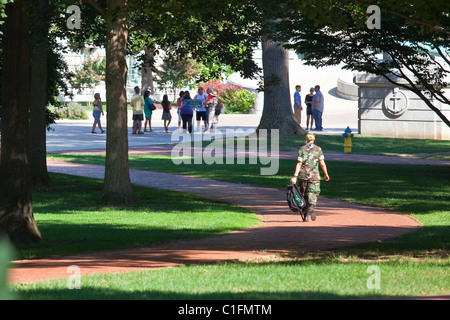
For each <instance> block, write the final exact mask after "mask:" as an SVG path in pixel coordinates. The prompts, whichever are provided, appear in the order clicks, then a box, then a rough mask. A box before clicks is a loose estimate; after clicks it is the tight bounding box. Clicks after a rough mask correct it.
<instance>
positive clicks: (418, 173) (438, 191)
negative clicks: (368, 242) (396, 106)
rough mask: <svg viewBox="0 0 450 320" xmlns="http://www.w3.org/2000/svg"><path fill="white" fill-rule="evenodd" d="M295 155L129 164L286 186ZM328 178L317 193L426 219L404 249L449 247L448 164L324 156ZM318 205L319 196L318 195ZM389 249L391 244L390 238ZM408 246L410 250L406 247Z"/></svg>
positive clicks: (86, 157) (96, 159)
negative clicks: (272, 169)
mask: <svg viewBox="0 0 450 320" xmlns="http://www.w3.org/2000/svg"><path fill="white" fill-rule="evenodd" d="M52 157H53V158H55V159H60V160H67V161H73V162H79V163H95V164H104V156H103V155H92V154H80V155H76V154H71V155H52ZM295 164H296V159H293V160H285V159H281V160H280V163H279V171H278V174H277V175H274V176H261V175H260V166H259V165H249V164H245V165H218V164H213V165H206V164H203V165H196V164H193V163H192V164H190V165H188V164H180V165H174V164H173V162H172V160H171V158H170V156H161V155H158V156H153V155H130V167H132V168H135V169H141V170H154V171H161V172H170V173H176V174H189V175H194V176H199V177H203V178H209V179H213V180H223V181H229V182H238V183H245V184H253V185H258V186H264V187H271V188H277V189H285V188H286V185H287V184H288V183H289V179H290V178H291V177H292V174H293V172H294V169H295ZM327 167H328V172H329V174H330V177H331V180H330V181H329V182H324V181H322V183H321V189H322V193H321V196H323V197H329V198H335V199H341V200H347V201H352V202H357V203H363V204H367V205H372V206H378V207H383V208H387V209H390V210H394V211H398V212H403V213H407V214H411V215H412V216H413V217H415V218H417V219H419V220H420V221H422V222H423V223H424V227H423V228H421V229H420V230H419V231H417V232H415V233H414V234H415V236H414V237H412V238H411V237H410V236H408V235H406V236H404V237H405V238H406V240H405V241H404V242H401V244H396V245H398V246H400V247H405V250H410V249H411V250H413V249H419V248H424V250H428V249H430V250H434V249H436V250H440V249H444V250H448V249H449V247H450V196H449V195H450V183H449V181H450V168H449V167H445V166H416V165H388V164H376V163H375V164H369V163H355V162H336V161H327ZM319 205H320V199H319ZM388 247H389V248H393V244H392V243H391V244H390V245H389V246H388ZM407 248H409V249H407Z"/></svg>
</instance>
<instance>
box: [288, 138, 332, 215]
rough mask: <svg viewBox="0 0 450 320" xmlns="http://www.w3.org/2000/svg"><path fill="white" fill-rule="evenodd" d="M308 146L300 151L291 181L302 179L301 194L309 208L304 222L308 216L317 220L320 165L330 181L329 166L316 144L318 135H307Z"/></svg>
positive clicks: (325, 176)
mask: <svg viewBox="0 0 450 320" xmlns="http://www.w3.org/2000/svg"><path fill="white" fill-rule="evenodd" d="M305 140H306V144H305V145H304V146H303V147H301V148H300V150H299V151H298V159H297V160H298V162H297V165H296V167H295V172H294V176H293V177H292V179H291V182H292V183H293V184H296V183H297V180H298V178H300V181H298V182H299V185H300V192H301V193H302V194H303V195H305V199H307V203H308V206H309V207H307V211H306V213H305V216H304V219H303V221H305V222H307V221H308V215H309V216H310V217H311V220H312V221H315V220H316V213H315V211H314V208H315V206H316V205H317V199H318V198H319V194H320V172H319V165H320V167H321V168H322V171H323V173H324V179H325V181H329V180H330V176H329V175H328V171H327V166H326V164H325V158H324V155H323V151H322V148H320V147H319V146H316V145H315V144H314V142H315V140H316V135H315V134H314V133H313V132H307V133H306V137H305Z"/></svg>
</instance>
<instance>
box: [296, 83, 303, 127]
mask: <svg viewBox="0 0 450 320" xmlns="http://www.w3.org/2000/svg"><path fill="white" fill-rule="evenodd" d="M300 91H302V87H301V86H299V85H296V86H295V93H294V118H295V121H297V123H298V124H299V125H300V126H301V120H302V110H303V107H302V97H301V96H300Z"/></svg>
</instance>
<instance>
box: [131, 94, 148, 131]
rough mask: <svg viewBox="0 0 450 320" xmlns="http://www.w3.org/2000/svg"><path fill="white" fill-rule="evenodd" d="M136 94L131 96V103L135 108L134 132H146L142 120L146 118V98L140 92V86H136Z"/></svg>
mask: <svg viewBox="0 0 450 320" xmlns="http://www.w3.org/2000/svg"><path fill="white" fill-rule="evenodd" d="M134 92H135V94H134V96H133V98H131V101H130V104H131V107H132V108H133V132H132V133H133V134H144V133H143V132H142V131H141V129H142V121H143V120H144V114H143V111H144V104H145V102H144V98H142V96H141V95H140V94H139V93H140V92H141V90H140V89H139V87H134Z"/></svg>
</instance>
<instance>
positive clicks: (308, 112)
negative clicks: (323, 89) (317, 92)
mask: <svg viewBox="0 0 450 320" xmlns="http://www.w3.org/2000/svg"><path fill="white" fill-rule="evenodd" d="M313 97H314V88H311V89H309V94H307V95H306V97H305V104H306V130H308V129H311V130H312V126H313V124H314V117H313V111H312V100H313Z"/></svg>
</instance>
